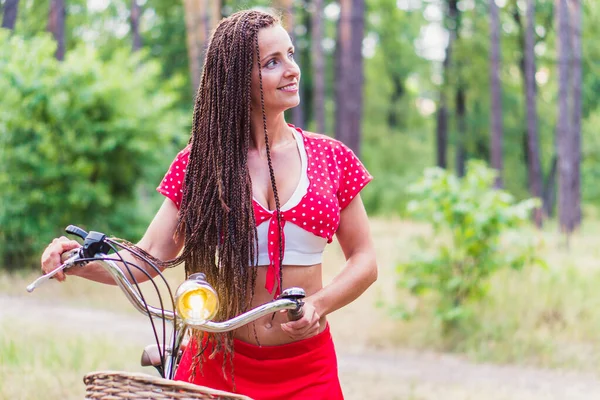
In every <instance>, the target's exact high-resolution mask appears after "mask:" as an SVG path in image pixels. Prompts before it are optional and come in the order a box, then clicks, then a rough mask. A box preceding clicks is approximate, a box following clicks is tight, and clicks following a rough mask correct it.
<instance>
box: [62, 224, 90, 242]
mask: <svg viewBox="0 0 600 400" xmlns="http://www.w3.org/2000/svg"><path fill="white" fill-rule="evenodd" d="M65 232H67V233H68V234H70V235H75V236H79V237H80V238H82V239H83V240H85V238H86V237H87V235H88V233H87V232H86V231H84V230H83V229H81V228H80V227H78V226H75V225H69V226H67V227H66V228H65Z"/></svg>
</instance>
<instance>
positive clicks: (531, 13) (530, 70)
mask: <svg viewBox="0 0 600 400" xmlns="http://www.w3.org/2000/svg"><path fill="white" fill-rule="evenodd" d="M534 47H535V0H527V26H526V28H525V48H524V52H523V53H524V69H525V71H524V75H523V77H524V85H525V99H526V102H527V110H526V111H527V153H526V154H527V172H528V180H529V190H530V192H531V195H532V196H533V197H537V198H539V199H543V193H542V167H541V163H540V150H539V139H538V121H537V85H536V82H535V72H536V66H535V51H534ZM534 220H535V224H536V226H537V227H538V228H541V227H542V223H543V208H542V207H540V208H537V209H536V210H534Z"/></svg>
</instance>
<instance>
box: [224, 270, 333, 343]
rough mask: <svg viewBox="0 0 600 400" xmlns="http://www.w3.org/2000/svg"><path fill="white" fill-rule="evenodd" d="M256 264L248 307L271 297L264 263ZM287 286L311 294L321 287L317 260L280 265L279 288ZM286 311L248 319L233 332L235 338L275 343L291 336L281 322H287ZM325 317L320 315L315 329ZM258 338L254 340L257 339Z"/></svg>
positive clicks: (289, 340)
mask: <svg viewBox="0 0 600 400" xmlns="http://www.w3.org/2000/svg"><path fill="white" fill-rule="evenodd" d="M254 268H257V276H256V285H255V289H254V298H253V300H252V305H251V307H257V306H260V305H262V304H264V303H268V302H269V301H271V300H273V295H272V294H271V293H269V292H268V291H267V290H266V289H265V280H266V275H267V266H260V267H254ZM289 287H300V288H302V289H304V291H305V292H306V296H307V297H308V296H311V295H313V294H314V293H316V292H318V291H319V290H321V288H322V287H323V281H322V275H321V264H315V265H310V266H307V265H284V267H283V289H287V288H289ZM288 321H289V320H288V316H287V312H277V313H275V316H274V317H273V314H270V315H266V316H264V317H262V318H260V319H258V320H256V321H255V322H254V323H250V324H248V325H246V326H243V327H241V328H239V329H237V330H236V331H235V332H234V336H235V338H236V339H239V340H241V341H244V342H246V343H251V344H255V345H261V346H278V345H282V344H286V343H291V342H294V341H295V340H294V339H292V338H291V337H289V336H288V335H287V334H286V333H285V332H284V331H283V330H281V324H283V323H286V322H288ZM325 325H326V319H325V317H321V319H320V321H319V332H322V331H323V330H324V329H325ZM257 339H258V343H257Z"/></svg>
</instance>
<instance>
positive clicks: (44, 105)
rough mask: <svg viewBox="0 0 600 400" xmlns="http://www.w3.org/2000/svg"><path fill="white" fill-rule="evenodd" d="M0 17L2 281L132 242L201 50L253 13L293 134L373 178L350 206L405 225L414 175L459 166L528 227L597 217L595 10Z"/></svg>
mask: <svg viewBox="0 0 600 400" xmlns="http://www.w3.org/2000/svg"><path fill="white" fill-rule="evenodd" d="M0 4H1V5H2V24H3V27H4V28H5V30H3V31H2V33H1V35H2V36H1V38H2V41H1V46H2V47H1V51H2V65H1V68H2V70H1V72H2V73H1V74H0V77H1V78H0V87H1V90H2V93H3V96H2V100H0V109H1V111H0V112H1V118H0V132H1V133H2V136H1V142H0V143H1V147H0V149H1V153H0V154H1V156H2V163H1V164H2V165H1V167H0V168H1V169H0V184H2V186H3V188H4V190H3V191H2V193H1V194H0V200H1V204H2V205H3V207H2V210H1V212H0V226H2V230H0V237H1V238H2V242H3V246H2V247H1V248H0V257H2V259H3V262H2V263H0V264H2V265H3V267H4V268H8V269H11V268H13V267H15V268H16V267H17V265H22V264H23V259H24V257H25V258H28V257H30V255H31V253H32V252H36V254H37V253H38V252H39V249H40V247H39V246H40V245H41V244H43V243H46V242H47V240H48V239H49V238H51V237H54V236H55V235H56V234H57V233H59V232H60V229H61V228H62V227H63V226H66V225H67V224H68V223H70V222H73V221H77V222H78V223H79V224H82V225H84V226H89V227H92V226H93V227H95V229H103V230H106V231H110V232H113V233H114V234H115V235H117V236H124V237H127V238H129V239H131V240H136V239H137V238H139V237H140V235H141V234H142V233H143V229H144V228H145V226H146V224H147V221H148V219H149V218H150V216H151V215H152V213H153V212H154V210H155V209H156V205H157V202H159V201H160V196H156V195H151V192H152V191H153V189H154V187H155V186H156V185H157V184H158V182H159V181H160V179H161V177H162V174H163V173H164V171H165V170H166V169H167V167H168V165H169V163H170V161H171V160H172V159H173V157H174V155H175V154H176V152H177V151H178V150H179V149H180V148H182V147H183V146H184V145H185V143H186V142H187V140H188V137H189V131H190V124H191V114H192V108H193V97H194V94H195V88H196V87H197V85H198V82H199V76H200V74H201V67H202V59H203V52H204V48H205V46H206V41H207V37H208V34H209V32H210V30H211V29H212V27H214V24H215V23H216V21H218V20H219V19H220V18H221V17H223V16H226V15H228V14H231V13H232V12H234V11H235V10H238V9H241V8H248V7H254V6H256V7H274V8H275V9H277V10H279V11H280V12H281V13H282V15H283V17H284V18H283V19H284V23H285V25H286V27H287V29H288V30H289V32H290V34H291V36H292V38H293V40H294V42H295V44H296V47H297V56H296V59H297V62H298V63H299V65H300V66H301V68H302V72H303V76H302V84H301V98H302V104H301V105H300V106H299V107H297V108H296V109H294V110H292V111H290V112H289V115H288V120H289V122H292V123H294V124H296V125H297V126H301V127H304V128H305V129H307V130H313V131H318V132H322V133H325V134H328V135H331V136H335V137H337V138H339V139H341V140H342V141H344V142H345V143H347V144H348V145H349V146H350V147H351V148H352V149H354V151H355V152H356V153H357V154H359V155H360V157H361V159H362V160H363V161H364V163H365V165H366V166H367V168H368V169H369V170H370V172H371V173H372V174H373V175H374V176H375V177H376V179H375V180H374V181H373V183H372V184H371V185H369V186H368V187H367V188H366V190H365V191H364V192H363V194H362V197H363V200H364V202H365V205H366V207H367V210H368V212H369V214H370V215H389V214H394V215H399V216H405V210H406V208H405V206H406V204H407V202H408V201H409V196H408V195H407V187H408V186H409V184H410V183H412V182H414V181H415V180H416V179H417V178H418V177H419V176H420V175H421V174H422V171H423V170H424V169H425V168H427V167H430V166H434V165H438V166H440V167H443V168H446V169H448V170H449V171H451V172H454V173H455V174H456V175H458V176H462V175H463V174H464V172H465V165H466V164H467V163H468V161H469V160H471V159H479V160H484V161H486V162H489V163H490V165H491V166H492V167H493V168H495V169H497V170H498V171H500V175H499V177H498V179H497V181H496V186H498V187H504V188H505V189H506V190H507V191H508V192H510V193H511V194H513V195H514V196H515V197H516V198H518V199H524V198H528V197H538V198H541V199H543V203H544V206H543V212H542V211H540V212H538V213H536V222H537V223H538V225H540V226H541V224H542V220H543V218H544V217H545V216H549V217H551V218H552V217H555V216H556V217H558V221H559V226H560V227H561V228H562V230H563V231H566V232H571V231H573V230H574V229H576V228H577V227H578V226H579V225H580V223H581V221H582V219H584V218H591V219H593V218H595V217H596V215H597V209H598V206H599V205H600V203H599V201H600V200H598V199H599V198H600V197H599V196H598V194H599V193H598V189H597V188H596V185H595V184H594V182H595V179H596V178H597V177H598V176H599V175H600V163H598V162H597V161H598V159H599V157H600V153H599V152H600V139H599V135H598V133H597V132H596V130H595V127H596V126H597V125H598V122H599V119H600V111H599V110H600V109H599V105H600V102H599V99H600V95H599V94H598V90H597V89H598V87H599V86H600V78H599V75H598V73H597V72H598V68H599V67H598V65H599V64H598V60H599V59H600V58H599V57H600V55H599V52H600V49H599V48H598V46H597V45H595V44H594V43H595V41H594V40H593V38H595V37H596V33H597V30H598V29H599V28H598V25H597V24H596V23H595V21H596V20H599V19H600V10H599V8H600V7H599V6H598V5H597V4H596V2H593V1H587V2H579V1H572V0H568V1H567V0H561V1H550V0H537V1H533V0H528V1H525V0H520V1H517V0H499V1H496V2H494V1H491V2H489V1H482V0H463V1H457V0H447V1H440V0H431V1H429V0H368V1H358V0H354V1H350V0H346V1H340V2H336V1H323V0H320V1H295V2H292V1H283V0H280V1H278V2H277V1H276V2H271V1H244V2H241V1H184V2H171V1H164V0H163V1H161V0H146V1H143V0H134V1H131V2H129V1H105V0H94V1H84V0H76V1H64V0H60V1H58V0H52V1H47V0H46V1H42V0H28V1H18V0H2V1H1V2H0ZM561 7H563V8H564V10H563V9H562V8H561ZM528 10H529V13H528ZM560 10H562V11H560ZM559 11H560V12H559ZM561 15H562V16H564V18H562V19H561V17H560V16H561ZM583 15H584V16H585V18H584V19H585V23H583V20H584V19H583V18H582V16H583ZM48 32H49V33H48ZM52 58H55V59H56V61H53V60H52ZM63 59H64V61H62V60H63ZM57 210H68V212H57ZM124 215H127V219H125V218H122V217H123V216H124ZM16 216H18V218H15V217H16Z"/></svg>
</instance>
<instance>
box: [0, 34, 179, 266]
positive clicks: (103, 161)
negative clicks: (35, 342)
mask: <svg viewBox="0 0 600 400" xmlns="http://www.w3.org/2000/svg"><path fill="white" fill-rule="evenodd" d="M54 51H55V43H54V42H53V41H52V40H51V39H50V37H49V36H46V35H44V36H40V37H35V38H32V39H27V40H24V39H23V38H20V37H19V36H17V35H12V36H10V35H9V33H8V32H7V31H5V30H0V93H1V95H0V160H1V161H0V165H1V167H0V168H1V169H0V187H2V190H0V204H2V207H1V211H0V243H1V244H0V266H3V267H5V268H8V269H12V268H18V267H19V266H23V265H24V264H34V263H35V262H36V261H35V260H38V259H39V255H40V253H41V250H42V249H43V247H44V244H45V243H47V242H48V240H49V239H50V238H52V237H54V236H55V235H57V234H60V233H61V231H62V229H64V227H65V226H66V225H68V224H69V223H76V224H81V225H83V226H87V227H89V228H90V229H94V230H106V231H107V232H111V233H114V234H118V235H122V236H124V237H128V238H132V240H133V239H134V238H135V237H137V236H138V235H139V234H140V233H141V232H143V231H142V229H143V228H144V227H145V224H141V223H140V222H139V219H140V217H141V215H140V209H142V208H143V207H139V205H138V204H137V203H136V201H137V196H136V194H137V193H138V191H139V188H140V184H141V183H142V182H150V184H151V186H155V185H156V184H157V183H158V181H159V180H160V174H162V173H163V172H164V170H165V169H166V168H167V166H168V163H169V158H170V157H172V155H173V154H174V152H175V151H174V150H173V151H171V150H169V149H170V148H173V147H174V146H175V147H179V146H181V145H182V138H183V137H184V136H185V120H184V119H183V116H182V114H181V113H180V112H177V111H175V109H174V107H173V104H174V103H175V101H176V95H175V94H174V90H175V88H174V87H173V86H175V85H176V83H167V84H165V83H164V82H161V79H160V68H159V67H158V66H157V64H155V63H151V62H145V61H144V60H143V57H144V56H143V54H136V55H131V54H130V52H129V51H118V52H116V53H115V54H114V56H113V57H112V59H110V60H108V61H102V60H101V59H100V58H99V57H98V56H97V54H96V52H95V51H94V50H92V49H90V48H86V47H79V48H77V49H75V50H73V51H70V52H69V53H68V54H67V57H66V59H65V61H64V62H58V61H56V60H55V59H54V57H53V54H54ZM145 223H147V221H146V222H145Z"/></svg>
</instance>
